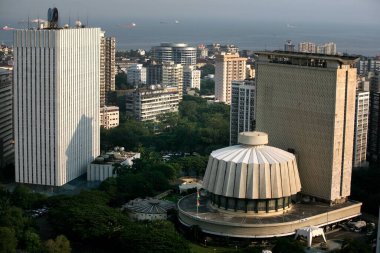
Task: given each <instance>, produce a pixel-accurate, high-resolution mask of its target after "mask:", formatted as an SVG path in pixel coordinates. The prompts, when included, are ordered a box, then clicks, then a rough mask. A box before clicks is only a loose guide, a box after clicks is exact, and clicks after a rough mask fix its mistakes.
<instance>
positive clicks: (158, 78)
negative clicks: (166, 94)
mask: <svg viewBox="0 0 380 253" xmlns="http://www.w3.org/2000/svg"><path fill="white" fill-rule="evenodd" d="M146 83H147V84H149V85H151V84H161V83H162V64H159V63H157V62H155V61H151V62H149V63H148V65H147V66H146Z"/></svg>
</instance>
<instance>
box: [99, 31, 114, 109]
mask: <svg viewBox="0 0 380 253" xmlns="http://www.w3.org/2000/svg"><path fill="white" fill-rule="evenodd" d="M115 52H116V40H115V38H114V37H104V32H102V38H101V42H100V106H101V107H103V106H104V105H105V104H107V102H108V101H107V94H108V93H109V92H111V91H114V90H115V75H116V67H115Z"/></svg>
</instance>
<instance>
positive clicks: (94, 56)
mask: <svg viewBox="0 0 380 253" xmlns="http://www.w3.org/2000/svg"><path fill="white" fill-rule="evenodd" d="M54 16H55V15H53V17H54ZM57 16H58V15H57ZM53 24H54V25H51V23H50V26H49V27H48V29H38V30H16V31H15V32H14V36H13V39H14V45H13V47H14V61H15V63H14V86H15V88H14V118H15V121H14V128H15V131H14V135H15V136H14V137H15V167H16V170H15V174H16V175H15V176H16V182H19V183H28V184H39V185H50V186H61V185H64V184H66V183H67V182H69V181H71V180H73V179H75V178H77V177H78V176H80V175H82V174H83V173H85V172H86V168H87V165H88V164H89V163H90V162H91V161H92V160H93V159H94V158H95V157H96V156H97V155H99V148H100V143H99V138H100V135H99V129H100V128H99V125H100V124H99V108H100V96H99V90H100V89H99V87H100V75H99V72H100V40H101V31H100V28H81V27H77V28H69V27H65V28H63V29H61V28H58V27H57V26H58V22H53Z"/></svg>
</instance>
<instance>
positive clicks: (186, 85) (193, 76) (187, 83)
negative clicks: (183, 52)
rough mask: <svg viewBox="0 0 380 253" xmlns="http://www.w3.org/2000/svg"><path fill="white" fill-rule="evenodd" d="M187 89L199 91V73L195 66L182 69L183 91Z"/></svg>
mask: <svg viewBox="0 0 380 253" xmlns="http://www.w3.org/2000/svg"><path fill="white" fill-rule="evenodd" d="M187 89H198V90H200V89H201V71H200V70H197V69H196V68H195V66H184V67H183V90H184V91H186V90H187Z"/></svg>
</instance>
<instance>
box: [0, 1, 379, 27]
mask: <svg viewBox="0 0 380 253" xmlns="http://www.w3.org/2000/svg"><path fill="white" fill-rule="evenodd" d="M49 7H57V8H58V10H59V13H60V17H61V19H66V20H68V17H69V16H70V17H71V20H73V19H76V18H78V17H79V18H81V19H82V20H84V19H87V18H88V19H89V20H90V21H91V20H97V21H98V20H101V21H111V20H119V21H125V22H131V20H135V19H137V20H144V19H146V20H152V19H157V20H168V19H174V20H213V21H243V22H244V21H246V22H258V21H265V22H284V23H289V24H292V23H303V22H307V23H347V24H348V25H349V24H353V23H357V24H371V25H376V24H380V15H379V14H378V13H379V10H380V1H379V0H360V1H358V0H186V1H185V0H88V1H84V0H0V25H2V26H4V25H6V24H16V23H17V21H19V20H22V19H24V20H25V19H27V18H28V16H29V17H30V18H37V17H40V18H46V13H47V9H48V8H49ZM132 22H133V21H132Z"/></svg>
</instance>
